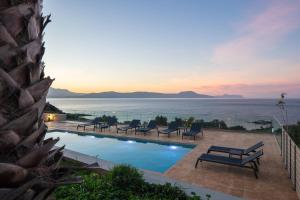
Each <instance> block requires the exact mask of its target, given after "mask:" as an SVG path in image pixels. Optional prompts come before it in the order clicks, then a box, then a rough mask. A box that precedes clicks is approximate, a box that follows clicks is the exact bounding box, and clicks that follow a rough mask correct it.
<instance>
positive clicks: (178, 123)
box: [174, 117, 184, 126]
mask: <svg viewBox="0 0 300 200" xmlns="http://www.w3.org/2000/svg"><path fill="white" fill-rule="evenodd" d="M174 121H175V122H176V124H177V125H178V126H183V125H184V121H183V120H182V119H181V118H178V117H175V120H174Z"/></svg>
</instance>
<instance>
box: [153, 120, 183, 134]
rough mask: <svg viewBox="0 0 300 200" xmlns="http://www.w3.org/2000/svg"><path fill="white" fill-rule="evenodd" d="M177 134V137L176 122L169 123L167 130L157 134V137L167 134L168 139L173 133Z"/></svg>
mask: <svg viewBox="0 0 300 200" xmlns="http://www.w3.org/2000/svg"><path fill="white" fill-rule="evenodd" d="M175 131H176V132H177V135H178V125H177V123H176V122H170V124H169V125H168V128H167V129H164V130H161V131H158V132H157V135H158V136H159V134H168V137H170V134H171V133H173V132H175Z"/></svg>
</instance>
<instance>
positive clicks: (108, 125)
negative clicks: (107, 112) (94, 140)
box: [99, 116, 118, 132]
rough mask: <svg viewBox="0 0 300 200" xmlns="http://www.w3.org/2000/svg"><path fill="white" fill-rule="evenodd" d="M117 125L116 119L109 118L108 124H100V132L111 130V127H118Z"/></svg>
mask: <svg viewBox="0 0 300 200" xmlns="http://www.w3.org/2000/svg"><path fill="white" fill-rule="evenodd" d="M117 124H118V120H117V118H116V117H110V116H108V117H107V122H106V123H103V124H100V125H99V129H100V131H101V132H102V130H103V129H104V130H105V129H107V128H108V129H110V127H112V126H116V127H117Z"/></svg>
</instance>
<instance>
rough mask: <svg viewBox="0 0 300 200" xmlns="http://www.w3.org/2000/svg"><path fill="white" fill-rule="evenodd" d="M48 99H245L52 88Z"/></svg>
mask: <svg viewBox="0 0 300 200" xmlns="http://www.w3.org/2000/svg"><path fill="white" fill-rule="evenodd" d="M47 97H48V98H243V97H242V96H241V95H229V94H224V95H221V96H211V95H206V94H199V93H196V92H194V91H182V92H178V93H160V92H143V91H137V92H123V93H122V92H115V91H106V92H96V93H76V92H71V91H69V90H67V89H59V88H50V89H49V92H48V96H47Z"/></svg>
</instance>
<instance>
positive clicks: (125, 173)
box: [55, 165, 210, 200]
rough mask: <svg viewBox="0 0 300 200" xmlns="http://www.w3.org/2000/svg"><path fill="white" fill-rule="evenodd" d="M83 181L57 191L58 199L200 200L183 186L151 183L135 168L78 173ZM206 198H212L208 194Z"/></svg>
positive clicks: (126, 167) (116, 168)
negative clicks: (190, 194) (186, 191)
mask: <svg viewBox="0 0 300 200" xmlns="http://www.w3.org/2000/svg"><path fill="white" fill-rule="evenodd" d="M78 174H80V175H81V176H82V177H83V182H82V183H81V184H77V185H66V186H61V187H59V188H58V189H56V190H55V197H56V199H58V200H60V199H61V200H100V199H101V200H111V199H115V200H119V199H120V200H127V199H128V200H157V199H162V200H200V199H201V198H200V197H199V196H196V195H195V194H193V195H192V196H188V195H186V194H185V193H184V192H183V191H182V190H181V189H180V188H179V187H177V186H174V185H171V184H170V183H166V184H164V185H158V184H150V183H147V182H145V181H144V179H143V177H142V174H141V173H140V172H139V171H138V170H137V169H135V168H133V167H130V166H127V165H120V166H116V167H114V168H113V169H112V170H111V171H109V172H108V173H107V174H105V175H102V176H100V175H98V174H95V173H92V172H89V171H86V170H81V171H79V172H78ZM206 199H210V196H209V195H207V196H206Z"/></svg>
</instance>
